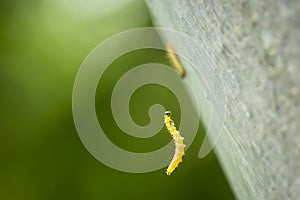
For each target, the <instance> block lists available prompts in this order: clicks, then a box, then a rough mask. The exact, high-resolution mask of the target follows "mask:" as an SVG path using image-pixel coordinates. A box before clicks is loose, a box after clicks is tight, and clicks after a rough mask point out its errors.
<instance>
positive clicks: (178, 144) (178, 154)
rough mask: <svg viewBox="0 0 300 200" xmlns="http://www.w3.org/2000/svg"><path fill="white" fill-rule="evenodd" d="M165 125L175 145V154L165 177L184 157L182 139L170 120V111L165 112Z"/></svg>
mask: <svg viewBox="0 0 300 200" xmlns="http://www.w3.org/2000/svg"><path fill="white" fill-rule="evenodd" d="M165 125H166V128H167V129H168V131H169V133H170V134H171V136H172V138H173V140H174V143H175V153H174V156H173V159H172V161H171V163H170V164H169V166H168V169H167V172H166V173H167V175H171V173H172V172H173V171H174V170H175V169H176V167H178V165H179V163H181V162H182V156H184V155H185V153H184V147H185V144H184V143H183V139H184V137H182V136H181V135H180V133H179V131H178V130H177V129H176V127H175V126H174V122H173V120H172V119H171V112H170V111H166V112H165Z"/></svg>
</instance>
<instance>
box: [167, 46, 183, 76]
mask: <svg viewBox="0 0 300 200" xmlns="http://www.w3.org/2000/svg"><path fill="white" fill-rule="evenodd" d="M166 48H167V56H168V58H169V59H170V61H171V63H172V65H173V66H174V68H175V69H176V70H177V71H178V73H179V74H180V76H181V78H184V77H185V75H186V71H185V69H184V68H183V66H182V64H181V62H180V60H179V58H178V56H177V55H176V54H175V53H174V48H173V46H172V45H171V43H170V42H168V43H167V45H166Z"/></svg>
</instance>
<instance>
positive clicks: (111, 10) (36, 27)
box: [0, 0, 234, 200]
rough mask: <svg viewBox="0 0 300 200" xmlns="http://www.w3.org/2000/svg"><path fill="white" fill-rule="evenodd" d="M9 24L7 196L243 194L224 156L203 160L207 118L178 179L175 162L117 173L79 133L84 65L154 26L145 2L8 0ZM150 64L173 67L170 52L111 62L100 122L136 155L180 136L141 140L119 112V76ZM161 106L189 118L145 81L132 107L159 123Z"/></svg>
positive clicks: (0, 84)
mask: <svg viewBox="0 0 300 200" xmlns="http://www.w3.org/2000/svg"><path fill="white" fill-rule="evenodd" d="M0 26H1V27H0V65H1V72H0V91H1V97H0V112H1V119H0V124H1V129H0V132H1V140H0V157H1V163H0V199H5V200H10V199H31V200H35V199H85V200H87V199H92V200H93V199H121V198H122V199H174V200H175V199H233V198H234V197H233V195H232V192H231V190H230V188H229V186H228V183H227V181H226V179H225V176H224V174H223V172H222V170H221V168H220V166H219V164H218V162H217V159H216V157H215V156H214V154H213V153H210V154H209V156H207V157H205V158H204V159H201V160H200V159H199V158H198V151H199V148H200V146H201V142H202V138H203V136H204V130H203V128H201V125H200V124H199V131H198V135H197V138H196V139H195V141H194V143H193V144H192V145H191V147H190V148H189V150H188V151H187V155H186V156H185V157H184V162H183V163H182V164H181V165H180V167H179V168H178V169H177V170H176V171H175V172H174V174H173V175H172V176H167V175H166V174H165V169H161V170H157V171H154V172H151V173H146V174H130V173H124V172H120V171H116V170H114V169H111V168H109V167H107V166H105V165H103V164H102V163H100V162H99V161H98V160H96V159H95V158H94V157H93V156H92V155H91V154H89V152H88V151H87V150H86V149H85V147H84V146H83V144H82V143H81V141H80V139H79V136H78V134H77V132H76V129H75V126H74V123H73V118H72V87H73V83H74V80H75V76H76V73H77V70H78V69H79V67H80V65H81V63H82V62H83V60H84V59H85V57H86V56H87V55H88V53H89V52H90V51H91V50H92V49H93V48H94V47H95V46H96V45H97V44H99V43H100V42H101V41H103V40H105V39H107V38H109V36H111V35H113V34H116V33H119V32H120V31H124V30H128V29H132V28H138V27H147V26H152V24H151V19H150V16H149V14H148V11H147V8H146V6H145V4H144V2H143V1H141V0H114V1H108V0H86V1H82V0H52V1H46V0H26V1H17V0H2V1H1V2H0ZM111 53H113V52H111ZM149 62H157V63H163V64H168V65H170V64H169V61H168V59H167V58H166V56H165V52H162V51H158V50H151V49H148V50H143V51H134V52H131V53H129V54H126V55H124V56H122V57H120V58H118V59H117V60H116V61H115V62H114V63H113V64H112V65H111V66H110V67H109V68H108V70H107V71H106V72H105V76H104V77H103V79H101V80H100V82H99V86H98V89H97V95H96V109H97V113H98V114H99V115H98V116H105V117H99V123H100V124H101V126H103V128H104V130H107V131H106V133H107V136H108V137H109V138H110V139H111V140H112V141H113V142H114V143H115V144H116V145H118V146H120V147H122V148H124V149H127V150H130V151H134V152H147V151H152V150H155V149H157V148H160V147H161V146H163V145H164V144H166V143H168V142H170V140H171V138H170V136H169V135H168V133H167V132H166V131H165V130H162V131H161V132H159V133H158V134H157V135H156V136H154V137H153V138H149V139H136V138H132V137H130V136H128V135H127V134H124V133H122V131H121V130H120V129H119V128H118V127H117V125H116V123H115V122H114V120H113V117H112V113H111V110H110V96H111V92H112V89H113V86H114V84H115V83H116V81H117V80H118V79H119V78H120V77H121V76H122V74H124V73H125V72H126V71H128V70H129V69H131V68H132V67H134V66H136V65H139V64H143V63H149ZM100 91H101V92H100ZM154 103H160V104H162V105H164V106H166V107H168V108H170V109H171V110H172V112H173V113H175V114H174V120H175V121H179V120H180V112H179V111H180V108H179V104H178V102H177V100H176V98H175V96H174V95H173V94H172V93H171V92H170V91H168V90H167V89H166V88H163V87H160V86H158V85H145V86H143V87H141V88H139V89H138V90H137V91H136V92H135V93H134V95H133V97H132V99H131V102H130V106H129V108H130V111H131V114H132V118H133V119H134V120H135V121H136V123H137V124H140V125H146V124H147V123H148V122H149V118H148V117H147V116H148V115H147V114H145V113H148V109H149V107H150V106H151V105H152V104H154ZM177 111H178V112H177ZM176 113H177V114H176ZM171 157H172V155H170V159H171Z"/></svg>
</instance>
